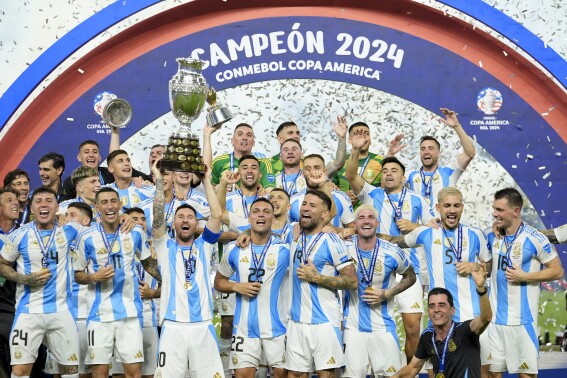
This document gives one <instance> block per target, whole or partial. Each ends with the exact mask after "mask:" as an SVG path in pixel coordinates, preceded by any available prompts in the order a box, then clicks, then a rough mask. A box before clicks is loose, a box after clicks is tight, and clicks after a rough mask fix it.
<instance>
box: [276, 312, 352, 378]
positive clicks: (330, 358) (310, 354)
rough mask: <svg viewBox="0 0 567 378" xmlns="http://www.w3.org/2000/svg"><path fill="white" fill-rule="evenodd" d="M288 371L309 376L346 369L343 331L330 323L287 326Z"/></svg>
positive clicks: (286, 350) (290, 324) (286, 351)
mask: <svg viewBox="0 0 567 378" xmlns="http://www.w3.org/2000/svg"><path fill="white" fill-rule="evenodd" d="M285 354H286V355H285V357H286V361H285V365H286V369H288V370H291V371H297V372H303V373H307V372H310V371H313V366H315V370H328V369H335V368H339V367H341V366H344V364H345V363H344V355H343V343H342V337H341V331H340V329H339V328H338V327H333V325H332V324H331V323H321V324H306V323H297V322H294V321H293V320H290V321H289V322H288V323H287V342H286V347H285Z"/></svg>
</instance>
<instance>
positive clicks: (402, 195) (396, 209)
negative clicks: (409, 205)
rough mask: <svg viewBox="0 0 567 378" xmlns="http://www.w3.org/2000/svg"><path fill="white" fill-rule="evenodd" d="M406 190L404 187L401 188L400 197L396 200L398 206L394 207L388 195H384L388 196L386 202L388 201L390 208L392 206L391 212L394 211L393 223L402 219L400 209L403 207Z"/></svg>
mask: <svg viewBox="0 0 567 378" xmlns="http://www.w3.org/2000/svg"><path fill="white" fill-rule="evenodd" d="M406 193H407V189H406V188H405V187H403V188H402V192H401V193H400V197H399V198H398V206H394V202H393V201H392V198H390V195H389V194H388V193H386V195H387V196H388V200H389V201H390V206H392V210H394V221H397V220H400V219H402V207H403V205H404V199H405V198H406Z"/></svg>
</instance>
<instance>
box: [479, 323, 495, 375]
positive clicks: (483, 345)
mask: <svg viewBox="0 0 567 378" xmlns="http://www.w3.org/2000/svg"><path fill="white" fill-rule="evenodd" d="M490 324H492V323H490ZM490 324H489V325H488V327H486V329H485V330H484V332H483V333H481V334H480V336H479V337H478V342H479V343H480V364H481V365H490V361H489V360H488V356H489V355H490V337H488V328H490Z"/></svg>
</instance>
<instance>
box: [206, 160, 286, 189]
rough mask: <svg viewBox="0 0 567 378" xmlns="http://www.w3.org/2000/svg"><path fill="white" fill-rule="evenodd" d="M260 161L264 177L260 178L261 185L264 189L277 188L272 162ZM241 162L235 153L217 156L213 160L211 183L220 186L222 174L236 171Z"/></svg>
mask: <svg viewBox="0 0 567 378" xmlns="http://www.w3.org/2000/svg"><path fill="white" fill-rule="evenodd" d="M258 161H259V162H260V172H261V173H262V177H261V178H260V185H262V187H264V188H274V187H275V186H276V176H275V174H274V170H273V169H272V163H271V162H270V159H267V158H258ZM239 162H240V160H239V159H237V158H236V157H234V154H233V153H230V154H224V155H220V156H217V157H216V158H215V159H214V160H213V171H212V173H211V183H212V184H213V185H218V184H219V182H220V178H221V175H222V173H223V172H224V171H226V170H230V171H234V170H236V169H237V168H238V165H239Z"/></svg>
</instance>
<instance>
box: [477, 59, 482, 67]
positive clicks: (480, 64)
mask: <svg viewBox="0 0 567 378" xmlns="http://www.w3.org/2000/svg"><path fill="white" fill-rule="evenodd" d="M478 65H479V66H480V68H482V60H479V61H478Z"/></svg>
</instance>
